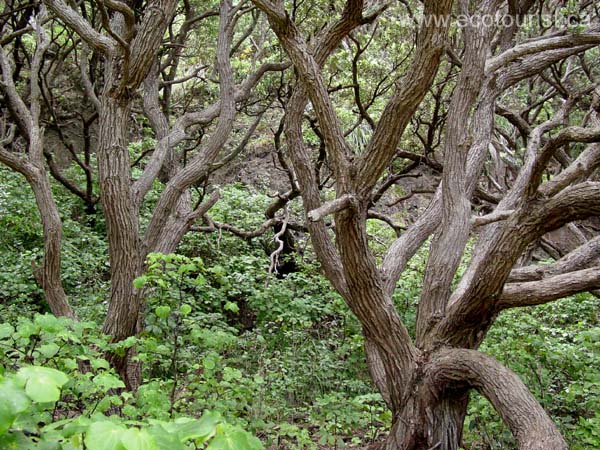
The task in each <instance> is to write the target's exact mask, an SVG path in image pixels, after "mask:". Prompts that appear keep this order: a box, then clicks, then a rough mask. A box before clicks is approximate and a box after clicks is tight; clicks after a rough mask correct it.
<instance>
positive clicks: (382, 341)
mask: <svg viewBox="0 0 600 450" xmlns="http://www.w3.org/2000/svg"><path fill="white" fill-rule="evenodd" d="M253 3H254V4H255V5H256V6H257V7H259V8H260V9H261V11H263V12H264V13H265V14H266V16H267V17H268V19H269V23H270V25H271V29H272V30H273V32H274V33H275V34H276V35H277V38H278V40H279V42H280V44H281V46H282V47H283V49H284V50H285V52H286V54H287V56H288V57H289V58H290V60H291V62H292V64H293V66H294V68H295V70H296V74H297V78H298V84H297V86H296V87H295V88H294V91H293V93H292V95H291V97H290V99H289V102H288V104H287V107H286V116H285V119H284V130H285V137H286V141H287V146H288V150H287V154H288V156H289V158H290V160H291V162H292V166H293V171H294V174H295V176H296V179H297V181H298V185H299V190H300V193H301V196H302V200H303V204H304V209H305V213H306V217H307V221H308V229H309V232H310V236H311V239H312V244H313V247H314V249H315V252H316V253H317V255H318V258H319V261H320V263H321V265H322V268H323V271H324V273H325V275H326V276H327V278H328V279H329V280H330V281H331V283H332V285H333V286H334V287H335V289H336V290H337V291H338V292H339V293H340V294H341V295H342V296H343V297H344V299H345V300H346V302H347V303H348V305H349V306H350V308H351V309H352V311H353V312H354V313H355V314H356V316H357V317H358V319H359V320H360V323H361V325H362V327H363V332H364V336H365V350H366V355H367V360H368V363H369V367H370V371H371V374H372V377H373V379H374V381H375V383H376V384H377V387H378V388H379V391H380V392H381V394H382V395H383V397H384V398H385V400H386V402H387V404H388V406H389V407H390V408H391V410H392V412H393V415H394V419H393V426H392V430H391V432H390V436H389V438H388V441H387V443H386V448H387V449H389V450H395V449H403V450H404V449H433V448H435V449H457V448H458V447H459V446H460V442H461V434H462V425H463V420H464V417H465V413H466V406H467V403H468V399H469V391H470V390H472V389H477V390H478V391H480V392H481V393H482V394H483V395H484V396H485V397H486V398H487V399H488V400H489V401H490V402H491V403H492V404H493V406H494V407H495V408H496V410H497V411H498V413H499V414H500V415H501V417H502V418H503V420H504V421H505V423H506V424H507V425H508V426H509V427H510V429H511V431H512V432H513V435H514V436H515V438H516V440H517V442H518V444H519V448H522V449H563V448H566V443H565V442H564V440H563V438H562V437H561V436H560V434H559V432H558V431H557V429H556V427H555V426H554V424H553V423H552V421H551V420H550V419H549V417H548V416H547V414H546V413H545V412H544V410H543V409H542V407H541V406H540V405H539V403H538V402H537V401H536V400H535V398H534V397H533V396H532V395H531V394H530V393H529V391H528V390H527V388H526V387H525V386H524V385H523V383H522V382H521V381H520V380H519V378H518V377H517V376H516V375H515V374H514V373H512V372H511V371H510V370H508V369H506V368H505V367H503V366H502V365H501V364H500V363H499V362H498V361H496V360H494V359H493V358H491V357H489V356H487V355H484V354H483V353H481V352H479V351H477V348H478V346H479V345H480V343H481V342H482V340H483V339H484V337H485V335H486V332H487V331H488V330H489V328H490V326H491V325H492V324H493V322H494V319H495V317H496V316H497V315H498V314H499V313H501V311H502V310H505V309H507V308H513V307H525V306H532V305H536V304H541V303H545V302H548V301H552V300H555V299H558V298H562V297H564V296H566V295H570V294H572V293H575V292H580V291H585V290H590V289H593V288H598V287H599V286H600V278H599V274H600V270H599V269H600V267H599V266H598V259H597V254H595V253H593V250H592V248H595V247H596V246H597V242H598V241H597V238H595V239H593V240H591V241H589V242H585V243H583V244H582V245H581V246H580V247H579V248H577V249H576V250H574V251H573V252H571V253H569V254H568V255H566V256H564V257H563V258H561V259H559V260H558V261H557V262H556V263H555V264H553V265H551V266H547V267H540V266H536V265H534V266H527V267H518V266H519V264H520V263H522V259H521V256H522V255H523V253H524V251H525V250H526V249H527V248H528V247H529V246H530V245H532V244H534V243H535V242H537V241H538V240H539V239H541V238H542V237H543V236H544V235H545V234H546V233H548V232H550V231H552V230H556V229H558V228H560V227H562V226H564V225H566V224H568V223H573V222H576V221H579V220H584V219H586V218H588V217H591V216H596V215H598V213H599V212H600V185H599V184H598V182H597V181H594V176H593V173H594V171H595V169H596V168H597V167H598V163H599V162H600V161H599V160H598V150H599V147H598V144H593V145H590V146H588V147H586V148H585V149H584V150H583V151H581V153H580V154H579V156H578V157H576V158H575V157H573V156H572V155H574V150H573V149H572V148H570V147H571V146H572V144H577V145H578V147H577V148H580V145H579V144H580V143H581V144H583V143H593V142H598V141H599V140H600V128H599V122H598V119H599V117H598V113H599V109H598V94H599V92H598V91H597V88H595V84H594V83H595V81H594V71H591V70H586V71H585V76H584V77H583V79H576V78H575V77H574V75H573V73H574V70H573V69H572V68H571V69H570V70H569V69H565V67H564V65H561V64H562V63H563V62H564V61H577V57H574V55H579V58H585V56H584V55H582V54H583V53H584V52H586V51H588V50H590V49H593V48H594V47H595V46H597V45H598V43H600V35H599V34H598V33H597V25H596V24H597V20H598V17H597V14H596V13H595V10H589V9H586V5H583V4H582V5H580V6H579V5H578V6H577V8H576V12H577V14H580V15H581V17H585V18H587V19H590V20H591V22H592V23H591V25H590V27H589V28H584V29H577V30H570V29H565V28H558V27H556V26H550V27H549V28H547V29H543V30H541V35H540V36H535V37H529V38H528V39H523V35H522V34H521V33H519V27H518V23H519V19H523V18H524V17H525V15H526V14H528V13H529V12H530V10H532V8H533V3H534V2H529V1H522V2H513V1H509V2H508V4H507V5H506V4H505V2H500V1H494V0H492V1H484V2H480V3H479V4H477V6H473V5H471V4H470V3H469V2H458V4H457V5H456V10H455V12H456V13H457V14H459V20H463V22H464V23H462V24H460V32H459V34H458V35H456V34H453V38H454V40H455V42H457V43H458V42H459V39H460V44H458V45H457V47H456V48H452V47H451V46H450V44H449V41H448V39H447V35H448V28H449V26H450V23H451V22H452V20H451V14H452V11H453V9H452V8H453V2H450V1H425V2H423V3H424V4H423V17H422V19H421V25H420V28H419V30H418V34H417V39H416V46H415V50H414V52H412V55H413V56H412V58H413V59H412V63H411V64H410V67H409V68H408V69H407V70H406V72H405V76H404V78H402V79H401V81H398V82H397V83H396V86H395V88H394V91H393V93H392V94H391V95H390V96H389V99H388V100H387V104H386V105H385V108H384V109H383V110H382V111H381V114H380V118H379V120H378V121H375V120H374V119H373V118H371V116H370V115H369V113H368V111H367V109H366V108H365V107H364V105H361V100H360V99H361V97H360V93H359V94H358V95H356V96H355V99H356V109H357V111H358V115H359V119H358V122H361V121H365V122H367V123H369V124H370V126H371V127H372V134H371V136H370V139H369V140H368V142H367V143H366V144H365V145H364V147H361V148H356V147H354V148H353V147H352V145H351V143H350V142H349V141H348V139H346V136H347V135H348V134H349V133H348V132H345V131H344V129H343V128H342V120H341V119H340V117H339V115H338V112H337V111H336V108H335V105H334V100H333V97H332V94H331V92H330V89H328V84H327V82H326V74H327V71H326V69H325V68H324V66H325V64H326V62H327V60H328V58H329V57H331V55H332V54H333V53H334V52H335V51H336V50H337V49H338V48H339V47H340V46H341V45H342V44H347V43H348V42H349V41H353V42H358V38H357V35H358V34H359V33H360V27H361V26H364V25H365V24H367V23H370V22H372V21H373V20H375V17H376V16H377V15H378V14H380V13H381V12H382V10H383V9H385V8H386V7H387V6H389V5H387V4H384V6H383V7H382V8H381V9H379V10H375V11H374V12H373V11H372V12H371V13H370V14H369V13H365V12H364V10H365V6H366V5H365V4H364V2H362V1H360V0H356V1H355V0H350V1H347V2H345V7H344V10H343V12H342V13H341V17H340V19H339V20H338V21H337V22H336V23H334V24H332V25H330V26H328V27H326V28H324V29H323V30H322V31H321V32H320V33H318V34H316V35H315V37H314V39H312V40H309V39H307V38H305V37H304V36H303V35H302V32H301V27H300V26H299V25H298V24H297V23H296V21H295V20H294V16H295V14H294V13H290V12H289V11H287V10H286V9H285V5H284V3H283V2H279V1H270V0H253ZM403 3H404V4H405V5H407V6H408V4H407V2H403ZM413 6H415V5H413ZM540 8H541V9H540V10H539V11H538V12H539V15H540V16H541V15H544V14H548V13H550V12H556V11H549V10H548V9H545V8H544V6H541V7H540ZM497 11H501V13H502V15H503V16H504V17H505V18H509V19H511V20H510V24H511V26H505V27H502V26H498V25H497V22H496V20H495V17H496V16H495V14H496V12H497ZM490 18H492V19H493V20H491V21H490V20H486V19H490ZM592 18H593V19H592ZM368 32H369V31H367V33H368ZM372 32H373V31H372V29H371V33H372ZM369 39H373V36H371V37H370V38H369ZM367 45H368V44H367ZM358 48H359V50H360V45H358ZM445 53H447V54H448V55H449V60H450V62H451V63H452V64H455V65H456V66H458V72H459V73H458V78H457V80H456V85H455V86H454V91H453V95H452V98H451V101H450V104H449V106H448V111H447V116H446V123H445V128H444V136H443V163H442V166H443V172H442V174H441V180H440V183H439V186H438V188H437V190H436V192H435V195H434V197H433V199H432V201H431V203H430V204H429V206H428V207H427V209H426V210H425V211H424V212H423V213H422V214H421V215H420V217H419V218H418V219H417V220H416V221H415V222H414V223H413V224H412V225H411V226H410V227H408V229H407V230H406V231H404V232H402V233H401V234H400V236H399V237H398V239H397V240H396V241H395V242H394V243H393V244H392V245H391V246H390V248H389V249H388V252H387V254H386V255H385V257H384V258H383V261H382V262H381V264H377V261H376V259H375V258H374V256H373V254H372V253H371V251H370V249H369V239H368V236H367V231H366V222H367V219H368V218H369V216H370V215H372V213H371V214H370V211H371V210H372V209H373V208H374V207H375V206H376V205H375V204H374V201H373V200H374V198H376V199H377V200H378V199H380V198H381V189H382V188H383V190H385V189H386V187H388V188H389V186H390V185H393V183H394V182H393V181H391V182H389V180H390V179H392V180H393V177H394V174H393V173H391V174H389V176H391V177H392V178H388V179H387V180H383V182H381V181H380V180H381V178H382V177H383V176H384V175H385V173H386V170H387V168H389V167H390V166H392V163H393V161H394V159H395V158H397V157H398V156H404V155H406V151H405V150H404V149H402V147H401V136H402V134H403V132H405V130H406V129H407V127H408V125H409V123H410V120H411V118H412V117H413V116H414V115H415V113H416V110H417V108H418V106H419V105H420V104H421V102H422V101H423V99H424V97H425V96H426V94H427V92H428V90H429V89H430V88H431V87H432V84H433V82H434V80H435V75H436V72H437V71H438V68H439V66H440V64H441V60H442V57H443V55H444V54H445ZM355 67H356V65H355ZM546 70H548V71H550V72H551V73H552V75H551V76H550V77H549V79H548V76H547V75H545V71H546ZM354 75H355V77H354V83H353V84H354V86H353V87H354V89H355V91H358V89H359V86H358V84H357V77H356V68H355V73H354ZM536 76H540V77H542V79H544V80H546V82H547V83H548V84H550V86H551V88H550V89H551V92H550V94H551V95H550V97H549V98H552V99H555V98H556V99H557V101H556V103H555V104H556V106H557V110H556V111H554V112H552V113H549V114H548V116H549V117H548V118H547V120H543V119H542V118H541V117H532V116H531V115H528V114H527V112H521V111H518V110H516V109H515V110H512V109H511V108H510V107H507V106H506V105H501V104H500V103H499V99H500V98H502V96H503V95H505V94H506V93H509V92H511V93H513V94H514V92H515V90H516V89H517V86H519V83H520V82H522V81H523V80H528V79H529V80H531V79H534V78H533V77H536ZM582 83H587V85H585V84H584V86H583V87H582V86H581V84H582ZM590 95H591V96H593V97H594V100H593V101H590ZM584 99H585V100H584ZM547 100H548V98H547V99H546V101H547ZM308 101H310V104H311V105H312V108H313V111H314V116H315V118H316V122H317V123H318V128H319V130H320V133H321V134H322V138H323V141H324V146H325V149H326V153H327V162H328V164H329V165H330V166H331V170H332V172H333V176H334V178H335V193H336V198H335V200H332V201H328V202H322V200H321V196H320V190H319V182H318V179H317V174H318V172H319V169H318V167H315V164H314V163H313V161H312V159H311V155H310V152H309V151H308V149H307V147H306V145H305V143H304V137H303V133H302V122H303V114H304V112H305V109H306V105H307V103H308ZM586 104H587V107H588V108H589V111H588V112H587V115H586V116H585V120H583V121H582V122H581V123H580V125H571V121H574V120H576V119H575V118H573V116H575V114H570V113H572V112H573V110H574V108H576V107H584V108H585V107H586ZM496 113H498V114H502V115H504V116H507V117H508V119H509V122H511V123H512V124H513V126H514V127H516V128H517V129H518V130H519V133H520V136H519V138H520V139H522V140H523V144H517V145H515V147H516V148H517V149H519V151H520V149H521V148H523V147H525V149H524V152H523V153H522V158H523V163H522V164H518V163H516V162H515V164H514V165H513V167H512V169H513V172H512V173H511V174H510V176H508V177H506V181H507V182H508V186H506V187H505V188H504V189H503V188H500V189H497V190H498V192H497V195H496V196H491V195H490V196H488V197H487V198H488V201H489V198H490V197H491V198H493V199H494V202H493V203H494V204H491V205H490V208H491V210H492V211H491V212H490V213H489V214H487V215H484V216H473V211H472V210H473V208H472V200H473V199H474V198H475V195H476V194H475V192H476V191H477V190H481V179H482V176H483V175H484V172H487V168H486V164H485V163H486V159H487V156H488V151H489V149H490V147H493V148H494V149H495V151H497V152H504V150H503V148H502V146H501V145H498V144H497V143H496V137H495V134H496V132H495V129H499V130H500V131H499V133H498V134H500V135H501V136H502V138H500V140H501V142H502V140H503V139H504V137H505V136H507V135H508V133H504V135H502V134H501V133H502V130H501V129H500V128H501V127H499V126H498V123H497V119H496ZM580 115H581V114H580ZM507 141H509V142H513V143H514V141H512V140H510V139H507ZM505 145H507V144H506V143H505ZM514 151H515V149H514V148H513V149H512V150H510V152H511V153H513V154H514ZM559 151H564V152H565V153H566V155H567V158H566V159H565V164H564V165H562V166H560V165H557V164H556V163H555V161H557V160H559V159H560V157H559V155H558V152H559ZM508 154H510V153H508ZM508 154H507V155H508ZM569 155H571V156H569ZM426 157H427V155H425V158H426ZM592 161H593V162H592ZM561 164H562V163H561ZM548 170H550V171H552V176H548V175H547V171H548ZM486 175H488V178H487V179H488V180H489V181H490V182H492V181H495V179H493V176H492V177H491V178H490V176H489V174H486ZM495 190H496V189H495ZM484 193H485V191H484ZM478 197H482V195H481V194H479V195H478ZM483 197H485V196H483ZM332 214H333V215H334V226H333V229H334V232H335V241H334V239H333V238H332V236H331V235H330V234H329V233H328V229H327V225H326V223H325V220H324V219H325V217H327V216H328V215H332ZM472 233H476V235H477V240H476V243H475V244H474V248H473V250H472V257H471V258H470V260H469V261H468V266H467V270H466V272H465V273H464V274H463V275H462V277H460V281H459V282H458V284H457V285H456V287H454V286H453V280H454V279H455V277H456V276H457V269H458V268H459V265H460V263H461V260H462V259H463V255H464V254H465V251H466V249H467V244H468V242H469V238H470V237H471V236H472ZM430 236H432V239H431V244H430V248H429V258H428V263H427V267H426V272H425V275H424V280H423V292H422V295H421V301H420V304H419V307H418V317H417V323H416V337H415V339H414V340H413V339H411V337H410V335H409V333H408V331H407V328H406V326H405V324H403V323H402V322H401V320H400V318H399V315H398V313H397V311H396V309H395V307H394V305H393V303H392V298H391V297H392V293H393V291H394V288H395V285H396V282H397V280H398V279H399V277H400V276H401V275H402V272H403V270H404V269H405V268H406V264H407V262H408V260H409V259H410V258H411V256H412V255H414V253H415V252H416V250H417V249H418V248H420V247H421V246H422V245H424V243H425V242H426V241H427V239H428V238H429V237H430ZM525 274H527V275H525ZM533 274H535V275H533Z"/></svg>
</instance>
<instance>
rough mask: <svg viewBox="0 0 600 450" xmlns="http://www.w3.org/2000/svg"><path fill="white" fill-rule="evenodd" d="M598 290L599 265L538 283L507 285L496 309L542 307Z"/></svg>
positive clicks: (599, 281) (599, 285)
mask: <svg viewBox="0 0 600 450" xmlns="http://www.w3.org/2000/svg"><path fill="white" fill-rule="evenodd" d="M599 288H600V265H599V266H595V267H591V268H589V269H583V270H577V271H575V272H568V273H564V274H561V275H556V276H553V277H550V278H544V279H542V280H539V281H528V282H525V283H509V284H507V285H505V286H504V291H503V292H502V295H501V296H500V299H499V300H498V304H497V305H498V309H508V308H515V307H520V306H534V305H542V304H544V303H548V302H551V301H553V300H558V299H561V298H564V297H568V296H569V295H573V294H577V293H579V292H585V291H590V290H593V289H599Z"/></svg>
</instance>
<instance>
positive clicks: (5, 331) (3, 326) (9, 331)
mask: <svg viewBox="0 0 600 450" xmlns="http://www.w3.org/2000/svg"><path fill="white" fill-rule="evenodd" d="M14 332H15V329H14V328H13V327H12V325H11V324H9V323H0V339H6V338H7V337H11V336H12V335H13V334H14Z"/></svg>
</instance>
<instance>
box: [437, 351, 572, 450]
mask: <svg viewBox="0 0 600 450" xmlns="http://www.w3.org/2000/svg"><path fill="white" fill-rule="evenodd" d="M427 372H428V373H427V375H428V378H429V382H430V384H431V385H432V386H433V390H434V392H433V394H434V395H436V394H438V395H439V394H440V393H441V392H442V391H444V390H445V389H452V388H474V389H477V390H478V391H479V392H480V393H481V394H482V395H484V396H485V397H486V398H487V399H488V401H489V402H490V403H491V404H492V406H493V407H494V409H495V410H496V411H497V412H498V413H499V414H500V416H501V417H502V420H503V421H504V423H506V425H508V427H509V428H510V431H511V432H512V434H513V436H514V437H515V439H516V441H517V444H518V446H519V449H521V450H567V448H568V447H567V444H566V442H565V440H564V439H563V437H562V436H561V435H560V433H559V431H558V429H557V428H556V425H554V423H553V422H552V420H551V419H550V417H549V416H548V414H547V413H546V411H544V409H543V408H542V406H541V405H540V404H539V402H538V401H537V400H536V399H535V398H534V397H533V395H532V394H531V393H530V392H529V390H528V389H527V387H526V386H525V385H524V384H523V382H522V381H521V379H520V378H519V377H518V376H517V375H516V374H515V373H514V372H512V371H511V370H510V369H508V368H506V367H504V366H503V365H502V364H500V363H499V362H498V361H497V360H496V359H494V358H492V357H491V356H488V355H485V354H483V353H481V352H478V351H476V350H466V349H447V350H442V351H441V352H440V353H439V354H438V355H437V357H435V359H434V360H433V362H432V364H431V366H430V367H429V368H428V371H427Z"/></svg>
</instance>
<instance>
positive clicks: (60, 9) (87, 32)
mask: <svg viewBox="0 0 600 450" xmlns="http://www.w3.org/2000/svg"><path fill="white" fill-rule="evenodd" d="M45 3H46V4H47V5H48V7H49V8H50V9H51V10H52V12H53V13H54V14H56V15H57V16H58V17H59V18H60V20H62V21H63V22H64V23H65V24H66V25H68V26H69V27H70V28H72V29H73V30H74V31H75V32H76V33H77V34H78V35H79V36H81V38H82V39H83V40H84V41H85V42H87V44H88V45H89V46H90V47H92V48H93V49H94V50H96V51H98V52H99V53H102V54H104V55H108V54H109V53H110V52H111V51H112V50H113V48H114V47H115V41H113V40H112V39H110V38H109V37H106V36H104V35H102V34H100V33H98V32H97V31H96V30H94V28H93V27H92V25H91V24H90V23H89V22H88V21H86V20H85V19H84V18H83V17H82V16H81V15H80V14H78V13H77V12H75V11H74V10H73V9H72V8H71V7H70V6H68V5H67V4H66V3H65V2H63V1H62V0H45Z"/></svg>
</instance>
